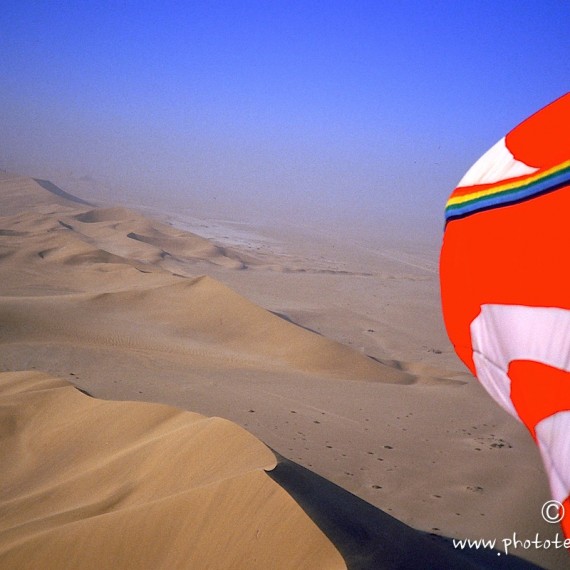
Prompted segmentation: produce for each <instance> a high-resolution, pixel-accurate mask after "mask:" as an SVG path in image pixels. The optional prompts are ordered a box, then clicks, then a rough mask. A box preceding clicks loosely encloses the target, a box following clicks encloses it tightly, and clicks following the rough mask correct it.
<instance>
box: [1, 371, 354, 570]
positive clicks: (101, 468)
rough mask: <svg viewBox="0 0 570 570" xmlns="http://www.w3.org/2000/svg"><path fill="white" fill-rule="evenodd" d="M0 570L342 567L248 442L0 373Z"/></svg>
mask: <svg viewBox="0 0 570 570" xmlns="http://www.w3.org/2000/svg"><path fill="white" fill-rule="evenodd" d="M0 403H1V405H2V416H3V421H2V434H1V436H2V437H1V440H2V447H1V450H2V465H3V468H2V470H1V472H0V480H1V484H0V493H1V495H0V510H1V511H2V513H3V516H2V522H1V523H0V525H1V526H0V565H2V567H4V568H28V567H29V568H31V567H35V568H39V567H41V568H43V569H49V568H54V569H58V570H61V569H66V568H69V569H76V568H82V569H89V568H94V569H95V568H97V569H98V568H117V569H120V568H139V569H143V568H149V569H153V570H155V569H157V568H165V569H166V568H252V569H253V568H260V569H262V568H263V569H267V568H307V569H313V568H331V569H333V568H345V564H344V562H343V560H342V558H341V557H340V555H339V554H338V552H337V551H336V550H335V548H334V547H333V546H332V544H331V543H330V542H329V541H328V540H327V539H326V538H325V536H324V535H323V534H322V533H321V531H319V530H318V528H317V527H316V526H315V525H314V524H313V523H312V522H311V521H310V519H309V518H308V517H307V516H306V515H305V514H304V512H303V511H302V510H301V508H300V507H299V506H298V505H297V504H296V503H295V502H294V501H293V499H291V497H290V496H289V495H288V494H287V493H286V492H285V491H283V489H282V488H281V487H280V486H279V485H277V484H276V483H274V482H273V481H272V480H271V479H270V478H269V477H268V476H267V475H266V474H265V473H264V470H267V469H271V468H273V467H274V466H275V463H276V460H275V457H274V455H273V454H272V453H271V452H270V451H269V449H268V448H267V447H265V445H263V444H262V443H261V442H259V441H258V440H257V439H255V438H254V437H253V436H252V435H250V434H249V433H248V432H246V431H245V430H243V429H242V428H240V427H238V426H237V425H235V424H232V423H231V422H228V421H226V420H222V419H220V418H206V417H204V416H201V415H199V414H194V413H191V412H184V411H181V410H177V409H175V408H171V407H168V406H163V405H158V404H144V403H140V402H139V403H134V402H108V401H101V400H96V399H94V398H90V397H88V396H85V395H83V394H81V393H80V392H79V391H77V390H76V389H75V388H73V387H72V386H71V385H70V384H68V383H67V382H65V381H63V380H59V379H57V378H54V377H51V376H48V375H45V374H42V373H38V372H12V373H3V374H0Z"/></svg>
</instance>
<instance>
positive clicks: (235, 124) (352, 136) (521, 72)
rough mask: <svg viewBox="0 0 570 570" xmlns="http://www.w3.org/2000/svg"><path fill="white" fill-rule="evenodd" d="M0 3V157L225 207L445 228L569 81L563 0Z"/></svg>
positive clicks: (178, 202) (139, 193)
mask: <svg viewBox="0 0 570 570" xmlns="http://www.w3.org/2000/svg"><path fill="white" fill-rule="evenodd" d="M11 4H12V6H5V7H4V9H3V16H2V23H1V24H0V30H1V33H0V64H1V66H2V74H1V77H2V79H1V80H0V85H1V89H0V142H1V144H0V166H2V167H3V168H8V169H9V170H17V171H22V169H24V170H26V169H28V170H30V171H32V170H33V173H34V174H36V175H37V173H41V172H44V171H45V172H46V174H48V175H49V173H50V172H52V171H62V172H63V171H65V172H73V175H74V176H76V177H78V178H79V177H88V178H92V179H95V180H97V181H103V182H105V183H106V184H107V185H109V186H111V187H112V188H114V189H116V191H117V196H118V198H120V196H121V195H122V194H123V193H124V195H125V196H129V197H131V199H132V197H133V196H135V197H136V199H137V200H140V201H141V203H155V204H156V203H157V202H159V201H164V202H165V203H167V204H168V205H169V206H174V207H177V208H188V207H190V208H191V207H192V205H193V204H194V203H195V204H202V205H204V204H206V205H207V204H208V203H211V204H214V203H215V204H216V205H217V207H218V208H221V211H222V213H224V212H223V210H224V208H226V210H227V211H226V214H227V215H233V216H234V217H239V216H243V215H245V212H247V211H249V212H250V213H251V212H253V213H255V215H257V214H258V213H259V215H262V216H264V217H266V218H269V219H274V220H275V221H278V220H279V219H281V218H294V219H298V220H301V221H303V222H305V223H318V222H323V221H324V222H326V223H331V222H334V221H342V220H350V221H356V222H357V223H359V224H362V226H363V227H364V226H368V227H372V228H374V227H378V228H381V227H383V225H385V224H386V223H388V222H394V221H395V220H397V222H398V225H399V226H400V227H403V228H408V227H413V228H415V229H417V228H425V229H427V230H428V231H434V232H439V231H440V229H441V226H442V209H443V205H444V203H445V200H446V198H447V195H448V194H449V193H450V192H451V190H452V189H453V187H454V186H455V184H456V183H457V181H458V180H459V179H460V178H461V176H462V175H463V173H464V172H465V170H466V169H467V168H468V167H469V166H470V165H471V164H472V163H473V162H474V161H475V160H476V159H477V158H478V156H480V155H481V154H482V153H483V152H484V151H485V150H486V149H487V148H488V147H489V146H491V145H492V144H493V143H494V142H496V140H498V139H499V138H500V137H501V136H503V134H505V132H507V131H508V130H510V129H511V128H512V127H513V126H515V125H516V124H517V123H518V122H520V121H521V120H522V119H524V118H525V117H526V116H528V115H529V114H531V113H532V112H534V111H536V110H538V109H539V108H540V107H542V106H544V105H545V104H547V103H549V102H550V101H552V100H553V99H555V98H557V97H559V96H561V95H562V94H564V93H565V92H566V91H568V90H569V84H570V34H568V24H569V23H570V4H569V3H568V2H566V1H564V0H559V1H552V0H550V1H549V0H542V1H522V0H518V1H514V0H513V1H511V0H505V1H498V0H497V1H488V2H487V1H484V0H480V1H470V0H464V1H436V0H432V1H427V0H426V1H419V0H416V1H405V0H403V1H396V0H393V1H390V2H388V1H383V0H376V1H363V0H360V1H359V0H346V1H342V2H341V1H336V0H330V1H325V0H321V1H309V0H306V1H295V0H288V1H285V0H283V1H278V0H273V1H269V0H267V1H261V0H255V1H247V0H244V1H191V0H188V1H180V2H158V1H156V2H155V1H146V2H144V1H138V2H104V1H99V2H88V1H86V2H66V3H60V2H29V1H25V0H20V1H19V2H12V3H11ZM64 189H65V190H68V191H73V188H69V187H67V188H64ZM84 197H87V196H84Z"/></svg>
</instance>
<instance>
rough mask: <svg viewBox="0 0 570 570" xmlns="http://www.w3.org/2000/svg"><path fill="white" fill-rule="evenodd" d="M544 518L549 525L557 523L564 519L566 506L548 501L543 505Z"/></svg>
mask: <svg viewBox="0 0 570 570" xmlns="http://www.w3.org/2000/svg"><path fill="white" fill-rule="evenodd" d="M541 514H542V518H543V519H544V520H545V521H546V522H547V523H557V522H560V521H561V520H562V519H563V518H564V505H562V503H559V502H558V501H554V500H552V501H546V503H544V505H542V511H541Z"/></svg>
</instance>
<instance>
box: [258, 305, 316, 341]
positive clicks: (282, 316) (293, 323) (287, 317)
mask: <svg viewBox="0 0 570 570" xmlns="http://www.w3.org/2000/svg"><path fill="white" fill-rule="evenodd" d="M269 312H270V313H271V314H272V315H275V316H276V317H279V318H280V319H283V320H284V321H287V322H288V323H291V324H292V325H295V326H296V327H299V328H301V329H305V330H306V331H309V332H312V333H315V334H318V335H319V336H323V335H322V334H321V333H320V332H319V331H316V330H315V329H311V328H309V327H305V326H303V325H300V324H299V323H296V322H295V321H294V320H293V319H292V318H291V317H290V316H288V315H286V314H285V313H278V312H277V311H269Z"/></svg>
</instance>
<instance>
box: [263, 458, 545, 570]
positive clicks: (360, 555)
mask: <svg viewBox="0 0 570 570" xmlns="http://www.w3.org/2000/svg"><path fill="white" fill-rule="evenodd" d="M273 451H274V450H273ZM274 453H275V455H276V456H277V459H278V464H277V467H276V468H275V469H274V470H273V471H269V472H268V474H269V476H270V477H271V478H272V479H273V480H274V481H275V482H276V483H278V484H279V485H281V486H282V487H283V488H284V489H285V490H286V491H287V492H288V493H289V494H290V495H292V497H293V498H294V499H295V500H296V501H297V502H298V503H299V505H301V507H302V508H303V509H304V510H305V512H306V513H307V514H308V515H309V516H310V517H311V519H312V520H313V521H314V522H315V523H316V524H317V526H319V528H320V529H321V530H322V531H323V532H324V533H325V534H326V535H327V536H328V537H329V539H330V540H331V541H332V542H333V543H334V544H335V545H336V547H337V548H338V550H339V552H340V553H341V554H342V556H343V557H344V559H345V561H346V564H347V566H348V568H349V569H350V570H395V569H406V568H413V569H425V570H428V569H430V570H442V569H446V570H469V569H479V570H481V569H488V568H491V569H495V568H496V569H513V570H531V569H534V570H536V569H540V566H536V565H535V564H532V563H530V562H527V561H526V560H522V559H521V558H518V557H516V556H513V555H508V556H506V555H505V554H504V552H500V551H499V550H490V549H479V550H477V549H465V550H460V549H456V548H454V546H453V542H452V539H451V538H447V537H442V536H438V535H434V534H429V533H426V532H422V531H419V530H416V529H414V528H412V527H409V526H408V525H406V524H404V523H402V522H400V521H399V520H398V519H395V518H394V517H392V516H390V515H388V514H386V513H385V512H383V511H381V510H380V509H378V508H376V507H374V506H372V505H371V504H369V503H367V502H366V501H363V500H362V499H359V498H358V497H356V496H355V495H353V494H352V493H349V492H348V491H345V490H344V489H342V488H341V487H339V486H338V485H335V484H334V483H331V482H330V481H328V480H326V479H324V478H323V477H321V476H319V475H317V474H316V473H313V472H312V471H309V470H308V469H305V468H304V467H302V466H301V465H298V464H296V463H294V462H293V461H290V460H288V459H285V458H284V457H282V456H280V455H279V454H278V453H276V452H275V451H274Z"/></svg>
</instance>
